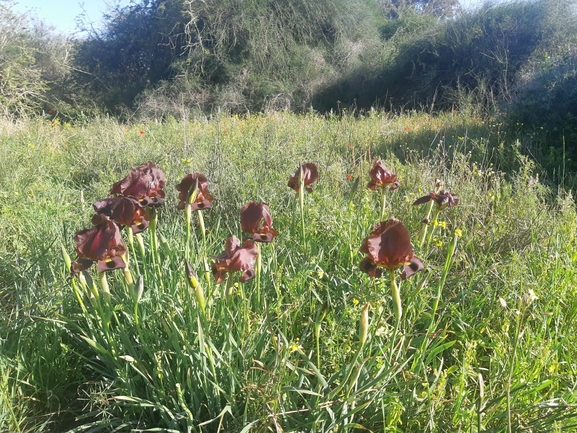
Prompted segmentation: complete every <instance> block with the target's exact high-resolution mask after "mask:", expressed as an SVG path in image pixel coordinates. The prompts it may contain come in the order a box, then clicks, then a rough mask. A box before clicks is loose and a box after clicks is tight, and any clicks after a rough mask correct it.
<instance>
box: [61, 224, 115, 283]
mask: <svg viewBox="0 0 577 433" xmlns="http://www.w3.org/2000/svg"><path fill="white" fill-rule="evenodd" d="M74 240H75V241H76V254H77V257H76V259H75V260H74V261H73V262H72V269H71V271H72V274H77V273H79V272H82V271H84V270H86V269H88V268H89V267H90V266H92V264H93V263H94V262H96V263H97V265H98V272H104V271H110V270H112V269H118V268H124V267H126V264H125V262H124V260H123V258H122V256H123V255H124V254H126V246H125V245H124V241H123V240H122V236H121V235H120V228H119V227H118V225H116V224H115V223H114V222H112V221H111V220H110V219H108V218H107V217H106V216H104V215H102V216H101V221H100V222H99V223H98V224H97V225H95V226H94V227H92V228H89V229H84V230H80V231H78V232H76V233H75V234H74Z"/></svg>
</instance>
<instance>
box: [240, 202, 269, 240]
mask: <svg viewBox="0 0 577 433" xmlns="http://www.w3.org/2000/svg"><path fill="white" fill-rule="evenodd" d="M240 225H241V227H242V231H243V232H245V233H249V234H250V235H252V238H253V240H254V241H256V242H272V241H273V239H274V238H275V237H276V236H277V235H278V233H277V231H276V230H275V229H274V228H273V227H272V217H271V215H270V211H269V208H268V205H267V204H266V203H259V202H256V201H251V202H248V203H247V204H245V205H244V206H243V207H242V209H241V211H240Z"/></svg>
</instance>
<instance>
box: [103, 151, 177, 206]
mask: <svg viewBox="0 0 577 433" xmlns="http://www.w3.org/2000/svg"><path fill="white" fill-rule="evenodd" d="M165 184H166V179H165V178H164V173H163V172H162V170H161V169H159V168H157V167H156V165H155V164H154V163H152V162H147V163H145V164H142V165H140V166H139V167H134V168H133V169H132V171H131V172H130V173H128V175H127V176H126V177H125V178H124V179H122V180H120V181H118V182H116V183H115V184H114V185H112V188H111V189H110V191H108V195H114V196H125V197H133V198H135V199H136V200H138V201H139V202H140V203H141V204H142V206H151V207H158V206H160V205H161V204H162V202H163V201H164V196H165V192H164V190H163V188H164V185H165Z"/></svg>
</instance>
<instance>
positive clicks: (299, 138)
mask: <svg viewBox="0 0 577 433" xmlns="http://www.w3.org/2000/svg"><path fill="white" fill-rule="evenodd" d="M0 136H1V140H2V147H1V148H0V152H1V155H0V194H1V198H2V200H1V201H0V312H1V313H2V314H0V338H1V340H0V430H1V431H10V432H28V431H55V432H60V431H68V430H71V431H78V432H80V431H113V430H114V429H116V430H114V431H130V430H131V429H133V430H134V431H175V432H178V431H193V432H195V431H206V432H212V431H230V432H241V431H242V432H246V431H276V432H280V431H307V432H313V431H316V432H328V431H331V430H332V431H335V432H336V431H339V432H342V431H356V430H358V431H361V430H365V431H366V430H370V431H373V432H401V431H403V432H423V431H431V432H433V431H435V432H446V431H454V432H458V431H463V432H465V431H466V432H481V431H484V432H499V431H532V432H543V431H572V430H574V429H576V428H577V427H575V426H576V425H577V420H576V419H575V417H576V416H577V411H576V410H575V404H576V401H577V399H576V396H575V393H576V387H577V383H576V381H575V377H576V375H575V359H576V355H577V345H576V342H575V337H574V335H575V333H574V329H575V325H576V323H575V321H576V320H577V301H576V300H575V299H576V298H575V296H574V295H575V294H574V290H575V286H576V282H577V274H576V271H575V261H577V254H575V250H576V245H575V244H576V239H575V230H576V222H577V220H576V212H575V203H574V200H573V197H572V195H571V192H569V191H565V190H562V189H557V188H553V187H550V186H548V185H546V184H544V183H543V182H541V181H540V180H539V178H538V177H537V176H536V174H535V173H536V172H535V168H534V164H533V162H531V161H530V160H528V159H527V158H525V157H523V156H521V155H520V154H519V152H518V144H516V143H515V141H513V140H512V139H510V138H505V137H506V136H505V134H503V133H502V125H499V124H498V123H495V122H487V123H485V122H482V121H480V120H477V119H472V118H469V117H459V116H437V117H432V116H428V115H423V114H417V113H412V114H406V115H402V116H396V117H390V116H387V115H385V114H379V113H375V114H373V115H371V116H368V117H366V118H360V119H356V118H354V117H352V116H346V115H345V116H343V117H336V116H335V117H331V118H321V117H317V116H314V115H309V116H296V115H290V114H278V115H272V116H251V117H248V118H242V117H225V116H223V117H219V118H216V119H211V120H209V121H207V120H204V119H200V120H197V121H189V122H186V123H182V122H169V123H166V124H143V125H132V126H124V125H118V124H117V123H115V122H113V121H110V120H102V121H98V122H93V123H90V124H87V125H85V126H72V125H67V124H60V123H58V122H53V123H49V122H46V121H42V120H37V121H36V120H35V121H26V122H22V123H16V124H2V125H0ZM377 158H379V159H381V160H383V161H384V162H385V164H386V165H387V166H388V167H389V168H390V169H391V170H393V171H394V172H395V173H396V174H397V175H398V178H399V181H400V184H401V186H400V188H399V189H397V190H396V191H388V192H387V193H386V201H385V207H384V218H381V213H382V212H383V211H382V207H381V204H382V201H381V194H380V192H374V191H371V190H369V189H368V188H366V184H367V182H368V180H369V176H368V172H369V169H370V167H371V165H372V163H373V161H374V160H375V159H377ZM147 161H152V162H154V163H156V165H157V166H158V167H160V168H161V169H162V170H163V171H164V173H165V175H166V178H167V185H166V188H165V190H166V192H167V198H166V201H165V203H164V205H163V207H162V208H160V209H159V212H158V217H159V219H158V228H157V231H156V236H157V243H156V248H155V247H154V246H155V242H153V236H152V235H151V233H150V231H147V232H145V233H144V235H143V241H144V245H145V251H144V254H141V253H140V252H139V251H138V249H137V251H135V253H134V254H131V269H132V273H133V278H134V280H135V281H136V284H129V283H127V281H126V280H125V278H124V276H123V273H122V272H121V271H113V272H109V273H107V282H108V285H109V286H110V290H111V299H110V301H108V300H107V299H106V296H105V295H104V294H103V292H102V281H101V278H100V276H99V275H98V274H97V273H96V271H95V269H93V270H92V272H91V273H90V275H89V277H90V276H91V277H92V278H89V279H88V280H87V282H86V283H83V282H82V281H81V280H79V279H78V277H75V278H74V279H73V280H71V279H69V278H68V272H67V270H66V266H65V260H64V259H63V255H62V249H64V250H65V251H66V252H67V253H68V254H69V255H71V256H72V258H74V257H75V254H74V247H75V244H74V241H73V234H74V233H75V232H76V231H78V230H80V229H83V228H86V227H89V226H90V225H91V224H90V219H91V216H92V213H93V212H92V203H93V202H95V201H96V200H99V199H101V198H104V197H106V195H107V192H108V190H109V189H110V187H111V186H112V184H113V183H114V182H116V181H118V180H120V179H122V178H123V177H124V176H126V174H127V173H128V172H129V171H130V169H131V167H133V166H138V165H140V164H141V163H144V162H147ZM304 162H314V163H316V164H317V166H318V169H319V180H318V182H317V184H316V185H315V187H314V190H313V192H312V193H311V194H305V196H304V206H303V207H302V208H301V206H300V203H299V197H298V194H295V192H294V191H292V190H291V189H290V188H288V187H287V181H288V178H289V177H290V176H292V175H294V173H295V171H296V170H297V168H298V166H299V164H301V163H304ZM197 171H200V172H202V173H204V174H205V175H206V177H207V178H208V182H209V189H210V192H211V194H213V195H214V196H215V201H214V203H213V208H212V209H209V210H206V211H204V212H203V219H204V224H205V227H206V233H205V235H203V232H202V228H201V226H200V225H199V224H198V219H197V215H196V214H193V218H192V227H191V230H190V235H187V230H186V224H185V213H184V212H183V211H178V210H177V209H176V204H177V202H178V199H177V191H176V189H175V185H176V184H178V183H179V182H180V180H181V179H182V177H183V176H184V175H186V174H187V173H191V172H197ZM436 178H439V179H442V180H443V182H444V185H445V189H448V190H450V191H451V192H453V193H454V194H456V195H458V197H459V204H458V205H457V206H455V207H450V208H448V209H445V210H443V211H442V212H440V214H439V216H438V219H437V220H436V224H430V225H429V226H428V227H427V235H426V236H425V237H422V236H423V232H422V230H423V227H424V226H423V224H422V220H423V219H424V218H425V216H426V214H427V210H428V205H422V206H413V204H412V203H413V202H414V201H415V200H416V199H417V198H419V197H421V196H424V195H426V194H428V193H429V192H430V191H433V190H434V189H435V179H436ZM251 200H256V201H262V202H266V203H268V205H269V208H270V211H271V214H272V218H273V220H274V227H275V229H276V230H277V231H278V232H279V236H278V238H277V239H275V240H274V242H272V243H271V244H266V245H263V246H262V247H261V254H262V273H261V274H260V277H259V278H256V279H254V280H251V281H248V282H246V283H244V284H243V283H238V282H237V281H236V280H231V281H230V284H229V283H228V282H227V283H223V284H220V285H217V284H215V282H214V280H213V279H212V276H210V275H209V273H206V272H205V269H206V265H207V264H210V261H211V260H212V258H213V257H215V256H217V255H219V254H220V253H221V252H222V251H223V249H224V241H225V239H226V238H228V237H229V236H231V235H236V236H237V237H239V238H242V237H243V235H242V233H241V229H240V222H239V211H240V209H241V207H242V206H243V204H244V203H246V202H248V201H251ZM433 211H434V210H433ZM393 216H394V217H396V218H398V219H400V220H401V221H402V222H403V223H404V224H405V225H406V227H407V228H408V230H409V232H410V234H411V236H412V238H413V245H414V247H415V254H416V255H417V256H418V257H420V258H421V259H422V261H423V263H424V265H425V269H424V270H423V271H422V272H419V273H417V274H416V275H414V276H413V277H411V278H409V279H407V280H406V281H402V282H401V280H400V279H399V278H398V275H397V276H395V279H394V280H395V281H397V282H398V283H399V284H400V293H401V302H402V307H403V315H402V317H400V318H399V317H398V315H396V314H395V308H394V305H395V304H394V302H393V298H392V290H391V281H392V280H391V278H390V276H389V275H388V273H386V272H385V275H384V276H383V277H382V278H378V279H374V278H372V277H370V276H368V275H367V274H365V273H363V272H361V270H360V269H359V262H360V261H361V260H362V258H363V254H361V253H360V252H359V248H360V247H361V244H362V242H363V240H364V239H365V238H366V237H367V236H368V235H369V233H370V232H371V229H372V227H373V225H374V224H376V223H377V222H379V221H381V220H382V219H385V220H386V219H388V218H390V217H393ZM301 218H302V219H301ZM303 221H304V224H303ZM421 239H424V241H422V242H421ZM185 257H188V259H189V261H190V263H191V265H192V267H193V268H194V269H195V270H196V271H197V273H198V275H199V277H198V280H199V282H200V285H201V287H202V290H203V293H204V296H205V297H206V302H207V304H206V310H205V311H204V312H203V311H202V309H201V308H200V306H199V301H198V299H199V298H198V297H197V294H196V293H195V291H194V290H193V288H192V287H191V286H190V285H189V282H188V279H187V277H186V272H185V266H184V263H185V262H184V260H185ZM140 275H142V276H143V279H142V286H141V289H142V290H143V291H142V292H141V294H139V292H138V289H139V284H138V283H139V282H138V277H139V276H140ZM205 277H207V278H205ZM227 289H228V292H229V293H231V294H229V295H227V293H226V292H227ZM367 312H368V316H366V315H364V314H363V313H365V314H366V313H367ZM364 332H366V337H365V334H364Z"/></svg>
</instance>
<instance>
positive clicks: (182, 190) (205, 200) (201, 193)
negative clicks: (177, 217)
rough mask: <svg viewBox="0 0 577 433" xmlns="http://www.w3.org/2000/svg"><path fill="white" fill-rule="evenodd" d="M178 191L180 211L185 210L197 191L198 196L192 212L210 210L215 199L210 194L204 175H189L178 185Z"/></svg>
mask: <svg viewBox="0 0 577 433" xmlns="http://www.w3.org/2000/svg"><path fill="white" fill-rule="evenodd" d="M176 189H177V190H178V199H179V200H180V202H179V203H178V209H181V210H182V209H184V208H185V207H186V204H187V203H188V202H189V201H190V196H191V195H192V194H193V193H194V190H195V189H196V190H197V195H196V198H195V199H194V201H193V202H192V210H201V209H208V208H210V207H212V201H213V200H214V197H213V196H212V195H211V194H210V193H209V192H208V183H207V180H206V176H205V175H204V174H202V173H194V174H187V175H186V176H184V177H183V178H182V180H181V181H180V183H179V184H178V185H176Z"/></svg>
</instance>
